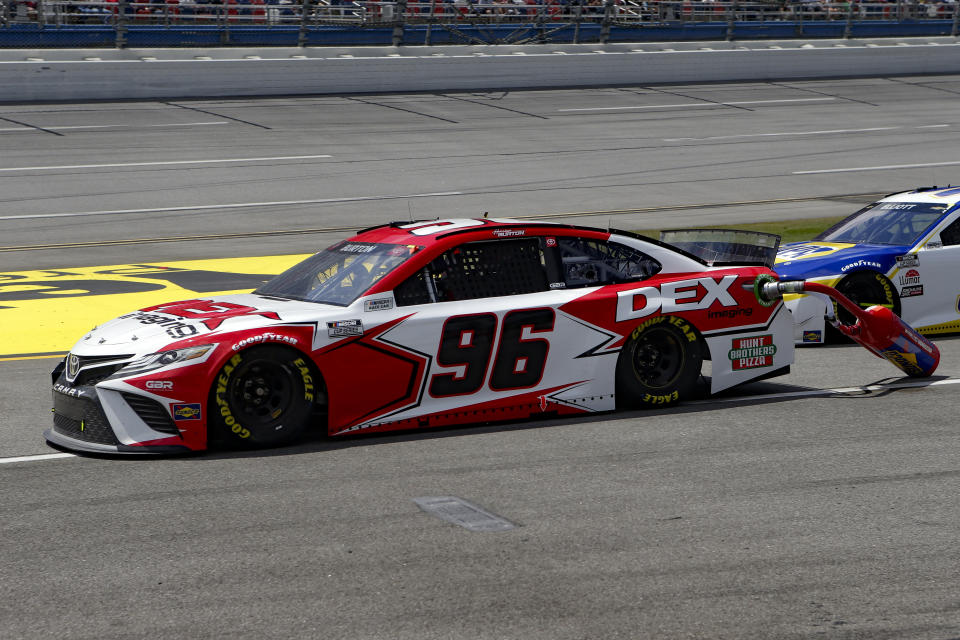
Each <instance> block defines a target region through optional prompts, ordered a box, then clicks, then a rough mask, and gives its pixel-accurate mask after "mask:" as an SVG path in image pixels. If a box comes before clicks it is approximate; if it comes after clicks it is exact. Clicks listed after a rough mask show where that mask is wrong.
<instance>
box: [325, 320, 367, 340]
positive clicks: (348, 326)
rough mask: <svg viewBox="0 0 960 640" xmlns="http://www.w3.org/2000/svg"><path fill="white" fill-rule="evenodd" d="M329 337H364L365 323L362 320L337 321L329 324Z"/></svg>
mask: <svg viewBox="0 0 960 640" xmlns="http://www.w3.org/2000/svg"><path fill="white" fill-rule="evenodd" d="M327 335H328V336H329V337H331V338H342V337H344V336H362V335H363V322H362V321H360V320H337V321H336V322H328V323H327Z"/></svg>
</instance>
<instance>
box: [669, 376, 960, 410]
mask: <svg viewBox="0 0 960 640" xmlns="http://www.w3.org/2000/svg"><path fill="white" fill-rule="evenodd" d="M949 384H960V378H945V379H943V380H914V381H910V382H891V383H889V384H868V385H864V386H862V387H836V388H833V389H808V390H805V391H786V392H784V393H765V394H762V395H756V396H731V397H726V398H707V399H705V400H694V401H693V402H687V403H686V404H709V403H713V402H749V401H755V400H780V399H783V398H812V397H816V396H847V395H851V394H854V393H858V394H864V393H872V392H874V391H888V390H891V389H915V388H917V387H939V386H943V385H949Z"/></svg>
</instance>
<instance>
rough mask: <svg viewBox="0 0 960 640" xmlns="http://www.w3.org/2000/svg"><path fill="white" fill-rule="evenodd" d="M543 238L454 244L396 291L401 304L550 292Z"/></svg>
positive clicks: (395, 296)
mask: <svg viewBox="0 0 960 640" xmlns="http://www.w3.org/2000/svg"><path fill="white" fill-rule="evenodd" d="M548 288H549V287H548V286H547V272H546V268H545V262H544V255H543V251H542V250H541V248H540V240H539V239H538V238H522V239H517V240H494V241H484V242H470V243H467V244H462V245H460V246H458V247H454V248H453V249H450V250H448V251H446V252H444V253H442V254H441V255H440V256H438V257H437V258H435V259H434V260H433V261H432V262H430V264H428V265H427V266H426V267H424V268H423V269H421V270H420V271H418V272H417V273H416V274H414V275H413V276H411V277H409V278H407V280H405V281H404V282H403V283H401V284H400V286H398V287H397V288H396V290H395V291H394V298H395V300H396V303H397V305H398V306H407V305H413V304H427V303H430V302H451V301H454V300H474V299H477V298H493V297H498V296H514V295H520V294H524V293H535V292H538V291H546V290H547V289H548Z"/></svg>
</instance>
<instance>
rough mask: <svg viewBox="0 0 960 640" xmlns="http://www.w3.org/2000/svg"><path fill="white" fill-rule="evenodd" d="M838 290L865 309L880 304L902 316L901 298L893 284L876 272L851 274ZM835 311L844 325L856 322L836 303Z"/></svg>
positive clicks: (834, 305) (838, 285)
mask: <svg viewBox="0 0 960 640" xmlns="http://www.w3.org/2000/svg"><path fill="white" fill-rule="evenodd" d="M836 288H837V291H839V292H840V293H842V294H843V295H845V296H847V297H848V298H850V299H851V300H853V301H854V302H856V303H857V304H859V305H860V307H861V308H863V309H866V308H867V307H871V306H873V305H875V304H879V305H882V306H884V307H887V308H888V309H890V310H891V311H893V312H894V313H895V314H897V315H898V316H899V315H900V296H898V295H897V291H896V289H894V287H893V283H892V282H890V281H889V280H888V279H887V278H886V276H884V275H883V274H881V273H877V272H875V271H858V272H857V273H851V274H850V275H848V276H846V277H845V278H844V279H843V280H841V281H840V282H839V283H838V284H837V287H836ZM833 311H834V313H836V314H837V319H838V320H840V322H842V323H843V324H854V323H855V322H856V318H854V317H853V314H851V313H850V312H849V311H847V310H846V309H844V308H843V307H841V306H840V305H838V304H837V303H836V302H834V303H833ZM831 329H832V327H831ZM834 333H836V334H837V336H840V332H838V331H835V332H834Z"/></svg>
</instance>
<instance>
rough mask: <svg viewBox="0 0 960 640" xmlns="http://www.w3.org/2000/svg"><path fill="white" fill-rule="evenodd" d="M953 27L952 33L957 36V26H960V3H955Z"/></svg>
mask: <svg viewBox="0 0 960 640" xmlns="http://www.w3.org/2000/svg"><path fill="white" fill-rule="evenodd" d="M951 6H953V27H951V28H950V35H951V36H953V37H954V38H956V37H957V27H958V26H960V5H958V4H957V3H956V2H954V3H953V5H951Z"/></svg>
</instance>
